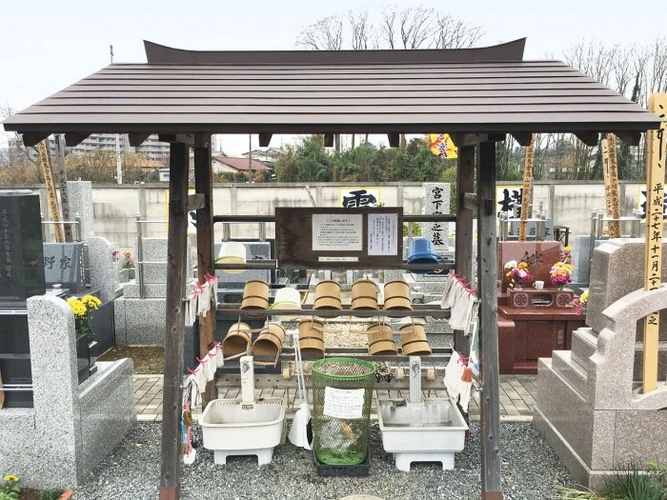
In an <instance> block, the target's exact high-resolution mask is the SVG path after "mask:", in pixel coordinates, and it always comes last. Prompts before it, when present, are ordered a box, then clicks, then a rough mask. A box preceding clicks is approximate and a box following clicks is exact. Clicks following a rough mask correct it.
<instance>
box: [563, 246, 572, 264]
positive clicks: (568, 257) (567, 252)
mask: <svg viewBox="0 0 667 500" xmlns="http://www.w3.org/2000/svg"><path fill="white" fill-rule="evenodd" d="M562 261H563V262H565V263H566V264H572V247H569V246H568V247H564V248H563V258H562Z"/></svg>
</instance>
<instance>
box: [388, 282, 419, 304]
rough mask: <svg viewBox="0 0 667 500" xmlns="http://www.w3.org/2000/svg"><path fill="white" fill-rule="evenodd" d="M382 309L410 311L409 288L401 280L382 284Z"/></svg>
mask: <svg viewBox="0 0 667 500" xmlns="http://www.w3.org/2000/svg"><path fill="white" fill-rule="evenodd" d="M384 309H406V310H407V309H412V299H411V298H410V286H409V285H408V284H407V283H406V282H405V281H403V280H394V281H388V282H387V283H385V284H384Z"/></svg>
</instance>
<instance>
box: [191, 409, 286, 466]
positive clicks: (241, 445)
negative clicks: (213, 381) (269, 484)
mask: <svg viewBox="0 0 667 500" xmlns="http://www.w3.org/2000/svg"><path fill="white" fill-rule="evenodd" d="M284 420H285V401H284V399H282V398H265V399H260V400H257V401H255V402H254V403H252V404H246V403H243V402H242V401H241V400H240V399H215V400H213V401H211V402H210V403H209V404H208V406H206V409H205V410H204V412H203V413H202V416H201V418H200V419H199V425H201V427H202V434H203V438H204V447H205V448H208V449H209V450H213V451H214V459H213V460H214V463H216V464H222V465H224V464H226V463H227V457H228V456H230V455H257V461H258V464H259V465H264V464H268V463H270V462H271V460H272V458H273V448H274V447H275V446H277V445H278V444H279V443H280V439H281V437H282V432H283V423H284Z"/></svg>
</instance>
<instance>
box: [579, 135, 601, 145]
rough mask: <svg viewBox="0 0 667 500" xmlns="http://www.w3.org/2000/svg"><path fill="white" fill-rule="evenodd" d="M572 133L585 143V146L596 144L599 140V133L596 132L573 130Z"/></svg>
mask: <svg viewBox="0 0 667 500" xmlns="http://www.w3.org/2000/svg"><path fill="white" fill-rule="evenodd" d="M574 135H576V136H577V139H579V140H580V141H581V142H583V143H584V144H586V146H591V147H593V146H597V145H598V142H599V141H600V137H599V136H600V134H598V133H597V132H575V133H574Z"/></svg>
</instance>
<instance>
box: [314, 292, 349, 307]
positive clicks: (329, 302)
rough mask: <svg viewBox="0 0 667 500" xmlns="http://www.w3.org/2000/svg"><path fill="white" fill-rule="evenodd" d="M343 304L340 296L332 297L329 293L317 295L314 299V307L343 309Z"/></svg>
mask: <svg viewBox="0 0 667 500" xmlns="http://www.w3.org/2000/svg"><path fill="white" fill-rule="evenodd" d="M342 308H343V304H342V302H341V301H340V297H331V296H328V295H321V296H319V297H316V298H315V300H314V301H313V309H342Z"/></svg>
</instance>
